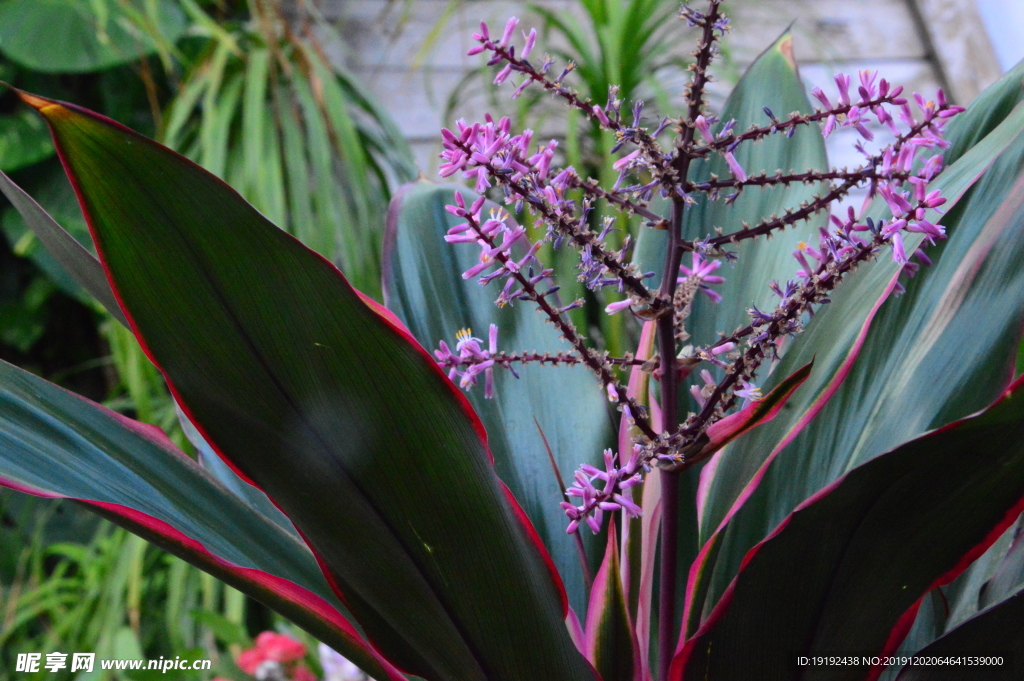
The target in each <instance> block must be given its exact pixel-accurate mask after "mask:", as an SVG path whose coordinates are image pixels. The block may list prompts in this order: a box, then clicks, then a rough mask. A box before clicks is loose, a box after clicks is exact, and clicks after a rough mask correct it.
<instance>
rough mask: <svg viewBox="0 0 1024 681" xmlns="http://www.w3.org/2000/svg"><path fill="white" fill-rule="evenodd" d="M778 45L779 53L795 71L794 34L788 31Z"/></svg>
mask: <svg viewBox="0 0 1024 681" xmlns="http://www.w3.org/2000/svg"><path fill="white" fill-rule="evenodd" d="M777 45H778V50H779V52H780V53H781V54H782V56H783V57H785V58H786V61H788V62H789V64H790V66H792V67H793V68H794V69H795V68H796V55H795V54H794V53H793V34H791V33H789V32H788V31H787V32H786V33H784V34H783V35H782V37H781V38H779V42H778V43H777Z"/></svg>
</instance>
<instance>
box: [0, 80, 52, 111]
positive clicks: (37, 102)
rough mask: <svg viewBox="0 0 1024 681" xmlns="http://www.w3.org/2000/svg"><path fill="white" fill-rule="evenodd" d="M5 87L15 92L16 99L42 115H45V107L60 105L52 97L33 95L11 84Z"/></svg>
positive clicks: (50, 107)
mask: <svg viewBox="0 0 1024 681" xmlns="http://www.w3.org/2000/svg"><path fill="white" fill-rule="evenodd" d="M4 85H7V83H4ZM7 87H9V88H11V89H12V90H14V94H16V95H17V96H18V99H20V100H21V101H23V102H24V103H25V104H28V105H29V106H30V107H32V108H33V109H35V110H36V111H38V112H39V113H41V114H43V115H44V116H46V110H47V109H52V108H54V107H60V104H59V103H58V102H55V101H54V100H52V99H47V98H45V97H39V96H38V95H33V94H31V93H28V92H25V91H23V90H19V89H18V88H16V87H14V86H11V85H7ZM60 108H63V107H60Z"/></svg>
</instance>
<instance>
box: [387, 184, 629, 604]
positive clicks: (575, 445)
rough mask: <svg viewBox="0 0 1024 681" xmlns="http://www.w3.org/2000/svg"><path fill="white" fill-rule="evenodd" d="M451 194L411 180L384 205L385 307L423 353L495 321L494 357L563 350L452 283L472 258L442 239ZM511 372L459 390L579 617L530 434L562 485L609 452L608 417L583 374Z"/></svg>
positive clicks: (579, 593) (469, 287)
mask: <svg viewBox="0 0 1024 681" xmlns="http://www.w3.org/2000/svg"><path fill="white" fill-rule="evenodd" d="M454 191H455V187H453V186H451V185H445V186H438V185H434V184H430V183H427V182H419V183H415V184H411V185H406V186H405V187H404V188H403V189H402V190H401V192H400V193H399V195H398V196H397V197H396V198H395V199H394V201H393V202H392V204H391V209H390V211H389V212H388V232H387V235H386V236H385V261H384V294H385V300H386V301H387V305H388V307H389V308H390V309H391V310H392V311H394V312H395V314H397V315H398V317H399V318H400V319H401V320H402V321H403V322H404V323H405V324H406V326H408V327H409V331H411V332H412V334H413V335H414V336H415V337H416V339H417V340H418V341H419V342H420V343H421V344H423V345H424V346H425V347H427V348H436V347H437V344H438V341H441V340H444V341H446V342H447V343H448V344H449V345H450V346H451V347H453V348H454V347H455V343H454V338H455V333H456V332H457V331H458V330H459V329H462V328H470V329H472V330H473V332H474V333H475V334H476V335H477V336H478V337H480V338H486V335H487V330H488V327H489V325H490V324H491V323H495V324H497V325H498V329H499V332H498V349H499V350H505V351H509V352H524V351H525V352H532V351H537V352H541V353H543V352H557V351H570V350H571V349H572V348H571V346H570V345H569V344H568V343H566V342H564V341H562V340H560V339H559V338H558V336H557V332H556V331H555V329H554V327H553V326H551V325H550V324H548V323H546V322H545V321H544V317H543V316H542V315H540V314H538V313H537V312H536V310H535V308H536V306H535V305H533V304H532V303H530V302H529V301H518V302H516V303H515V305H514V306H508V307H505V308H499V307H498V306H496V305H495V304H494V299H495V298H496V297H497V295H498V293H500V291H501V286H502V283H501V282H494V283H492V284H491V285H489V286H486V287H482V286H480V285H479V284H478V283H477V282H475V281H466V280H465V279H463V278H462V272H464V271H465V270H467V269H469V268H470V267H472V266H473V265H475V264H477V262H478V260H477V258H479V255H480V250H479V248H478V247H476V246H475V245H472V244H449V243H446V242H445V241H444V238H443V237H444V234H445V232H446V231H447V230H448V228H449V227H452V226H453V225H455V224H456V223H457V222H459V221H458V219H456V218H455V216H453V215H452V214H450V213H448V212H447V211H446V210H445V209H444V206H445V205H446V204H449V203H452V201H453V198H452V193H453V192H454ZM461 191H462V192H463V194H464V195H465V196H466V198H467V201H471V200H472V199H475V195H474V194H472V193H471V192H468V191H466V190H464V189H463V190H461ZM485 210H486V209H485ZM515 370H516V373H518V374H519V378H518V379H517V378H515V377H514V376H513V375H512V373H511V372H509V371H508V370H503V369H500V368H499V369H496V373H495V398H494V399H491V400H488V399H484V396H483V386H482V385H478V386H476V387H475V388H471V389H470V390H469V391H467V397H468V398H469V401H470V402H471V403H472V404H473V406H474V408H475V409H476V411H477V413H478V414H480V418H481V420H482V421H483V423H484V426H485V427H486V428H487V439H488V444H489V445H490V448H491V452H492V453H493V454H494V458H495V470H496V471H497V473H498V475H499V477H501V479H502V480H504V481H505V482H506V484H508V486H509V488H510V489H511V490H512V492H513V493H514V494H515V495H516V498H517V499H519V500H520V502H521V503H522V504H523V508H524V509H525V510H526V513H527V515H529V516H530V519H531V520H532V521H533V524H534V526H535V527H536V528H537V531H538V532H539V533H540V535H541V537H542V538H543V540H544V543H545V545H546V546H547V547H548V549H549V550H550V551H551V553H552V556H553V558H554V560H555V564H556V565H557V566H558V570H559V572H560V573H561V574H562V578H563V579H564V580H565V583H566V588H567V590H568V592H569V594H570V603H571V605H572V607H573V609H574V610H576V611H577V612H579V613H583V612H585V611H586V594H585V591H584V586H583V578H582V574H581V571H580V566H579V559H578V557H577V553H576V548H575V546H574V542H573V540H572V538H571V537H570V536H569V535H567V534H566V533H565V527H566V524H567V520H566V518H565V514H564V513H563V512H562V509H561V508H560V507H559V506H558V500H559V499H561V497H562V490H560V489H559V488H558V481H557V480H556V479H555V476H554V474H553V473H552V470H551V464H550V462H549V461H548V456H547V453H546V448H545V445H544V440H543V438H542V437H541V432H540V430H542V431H543V433H544V436H546V437H547V440H548V443H549V444H550V445H551V450H552V454H553V455H554V457H555V460H556V462H557V463H558V467H559V470H560V472H561V474H562V478H563V479H565V480H571V479H572V476H573V473H574V471H575V470H576V468H577V467H578V466H579V465H580V464H582V463H590V464H592V465H601V464H600V461H601V451H602V450H603V448H604V447H606V446H609V445H610V444H611V443H610V441H609V440H610V432H609V431H610V427H609V426H610V423H611V419H610V417H609V413H610V410H609V409H608V407H607V406H606V405H607V404H608V403H607V400H606V399H605V396H604V394H603V392H602V390H601V385H600V383H598V381H597V379H596V378H595V377H594V375H593V374H592V373H591V372H590V371H589V370H588V369H586V368H584V367H580V366H575V367H567V366H561V367H552V366H536V365H530V366H516V367H515ZM535 419H536V421H535ZM538 424H539V427H540V430H538ZM586 534H589V532H587V533H586ZM588 543H589V544H590V551H589V552H590V553H591V554H592V555H595V554H596V555H600V551H601V545H600V544H599V543H598V542H588Z"/></svg>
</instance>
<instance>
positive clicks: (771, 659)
mask: <svg viewBox="0 0 1024 681" xmlns="http://www.w3.org/2000/svg"><path fill="white" fill-rule="evenodd" d="M1022 385H1024V382H1022V381H1018V382H1017V383H1015V384H1014V385H1013V386H1012V387H1011V388H1010V390H1008V391H1007V393H1006V394H1005V396H1004V397H1003V398H1001V399H1000V400H999V401H998V402H996V403H995V404H994V405H992V406H991V407H990V408H989V409H987V410H985V411H983V412H982V413H980V414H979V415H976V416H972V417H969V418H966V419H963V420H961V421H958V422H956V423H953V424H950V425H948V426H946V427H944V428H941V429H939V430H936V431H933V432H931V433H929V434H927V435H925V436H922V437H920V438H918V439H916V440H913V441H911V442H908V443H906V444H903V445H901V446H900V447H898V448H897V449H895V450H893V451H891V452H889V453H887V454H883V455H881V456H878V457H876V458H875V459H873V460H871V461H869V462H867V463H865V464H863V465H861V466H859V467H857V468H855V469H853V470H852V471H850V472H849V473H847V474H846V475H844V476H843V477H841V478H839V479H838V480H837V481H835V482H834V483H833V484H832V485H830V486H828V487H826V488H825V489H823V490H821V491H820V492H819V493H818V494H816V495H814V496H813V497H811V498H810V499H808V500H807V501H805V502H804V503H803V504H801V505H800V506H799V507H798V508H797V509H796V510H795V511H794V512H793V513H792V514H790V515H789V516H788V517H787V518H786V519H785V520H784V521H783V522H782V523H781V524H780V525H779V526H778V527H777V528H776V529H775V530H774V531H773V532H772V533H771V535H769V537H768V538H767V539H765V540H763V541H762V542H760V543H759V544H758V545H757V546H755V547H754V548H753V549H751V550H750V552H748V553H747V555H746V557H745V558H744V560H743V564H742V566H741V569H740V572H739V574H738V576H737V577H736V578H735V579H734V580H733V582H732V584H730V586H729V588H728V589H727V590H726V593H725V595H723V597H722V599H721V600H720V601H719V603H718V604H717V605H716V606H715V608H714V610H713V611H712V613H711V615H709V617H708V618H707V619H706V620H705V622H704V623H703V624H702V626H701V628H700V629H699V630H698V632H697V633H696V634H695V635H694V636H693V637H692V638H691V639H690V640H688V641H687V642H686V643H685V645H684V646H683V648H682V650H681V651H680V653H679V654H678V655H677V656H676V658H675V660H674V661H673V666H672V675H671V678H672V679H675V680H676V681H682V680H684V679H685V680H687V681H688V680H691V679H706V678H712V679H715V681H730V680H731V679H737V680H739V679H750V678H789V676H792V675H793V674H794V673H795V670H796V666H795V665H796V656H798V655H815V654H829V653H836V652H839V653H841V652H843V651H858V652H863V653H865V654H869V655H871V654H879V655H884V654H885V653H888V652H891V651H894V650H895V649H896V648H897V646H898V645H899V643H900V641H901V640H902V639H903V637H904V636H905V635H906V633H907V631H908V630H909V628H910V625H911V624H912V623H913V620H914V616H915V615H916V613H917V609H918V607H919V605H920V603H921V599H922V598H923V597H924V596H925V595H926V594H927V593H928V592H929V591H930V590H932V589H933V588H935V587H936V586H940V585H943V584H946V583H948V582H949V581H951V580H952V579H954V578H955V577H956V576H957V575H959V574H960V573H961V572H963V570H964V569H966V568H967V567H968V566H969V565H970V564H971V562H972V561H973V560H974V559H975V558H977V557H978V556H979V555H981V553H982V552H984V551H985V550H986V549H987V548H988V546H990V545H991V544H992V542H994V541H995V540H996V539H997V538H998V537H999V535H1000V534H1001V533H1002V532H1003V530H1005V529H1006V528H1007V527H1008V526H1009V525H1010V524H1012V523H1013V522H1014V521H1015V520H1016V518H1017V516H1018V515H1020V513H1021V511H1022V510H1024V395H1021V394H1014V391H1015V390H1017V389H1019V388H1021V386H1022ZM882 671H883V667H881V666H879V667H874V668H872V669H870V670H869V669H867V668H866V667H860V668H856V667H848V668H842V669H839V668H827V669H826V668H818V669H814V670H813V671H810V672H805V677H806V678H814V679H818V678H821V679H837V680H838V679H850V680H851V681H853V680H854V679H857V680H860V679H864V678H865V676H867V678H868V679H876V678H877V677H878V675H879V674H880V673H881V672H882Z"/></svg>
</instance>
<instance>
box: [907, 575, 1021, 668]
mask: <svg viewBox="0 0 1024 681" xmlns="http://www.w3.org/2000/svg"><path fill="white" fill-rule="evenodd" d="M1022 622H1024V591H1018V592H1017V593H1015V594H1014V595H1012V596H1010V597H1009V598H1007V599H1005V600H1003V601H1000V602H999V603H997V604H996V605H993V606H992V607H990V608H987V609H985V610H983V611H982V612H980V613H978V614H977V615H975V616H974V617H972V618H971V619H969V620H967V621H966V622H964V623H963V624H961V625H960V626H959V627H957V628H956V629H953V630H952V631H950V632H949V633H947V634H946V635H944V636H942V637H940V638H938V639H936V640H935V641H933V642H932V643H931V644H930V645H928V646H926V647H925V648H923V649H921V650H920V651H918V652H917V653H915V655H917V656H919V657H925V658H929V657H941V658H954V659H962V658H963V656H975V655H976V656H979V657H988V658H990V659H991V658H993V657H998V658H1002V659H1001V660H1000V662H999V663H998V664H990V665H986V666H981V667H973V668H972V669H971V671H970V672H967V670H966V669H965V668H964V667H962V666H957V665H951V666H948V667H946V666H938V665H935V666H924V665H914V666H911V665H908V666H906V667H904V668H903V671H901V672H900V675H899V676H898V677H896V681H963V680H964V679H970V678H972V677H973V678H975V679H984V681H1017V679H1020V677H1021V668H1020V666H1021V663H1022V661H1024V625H1022V624H1021V623H1022ZM993 662H994V661H993Z"/></svg>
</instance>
